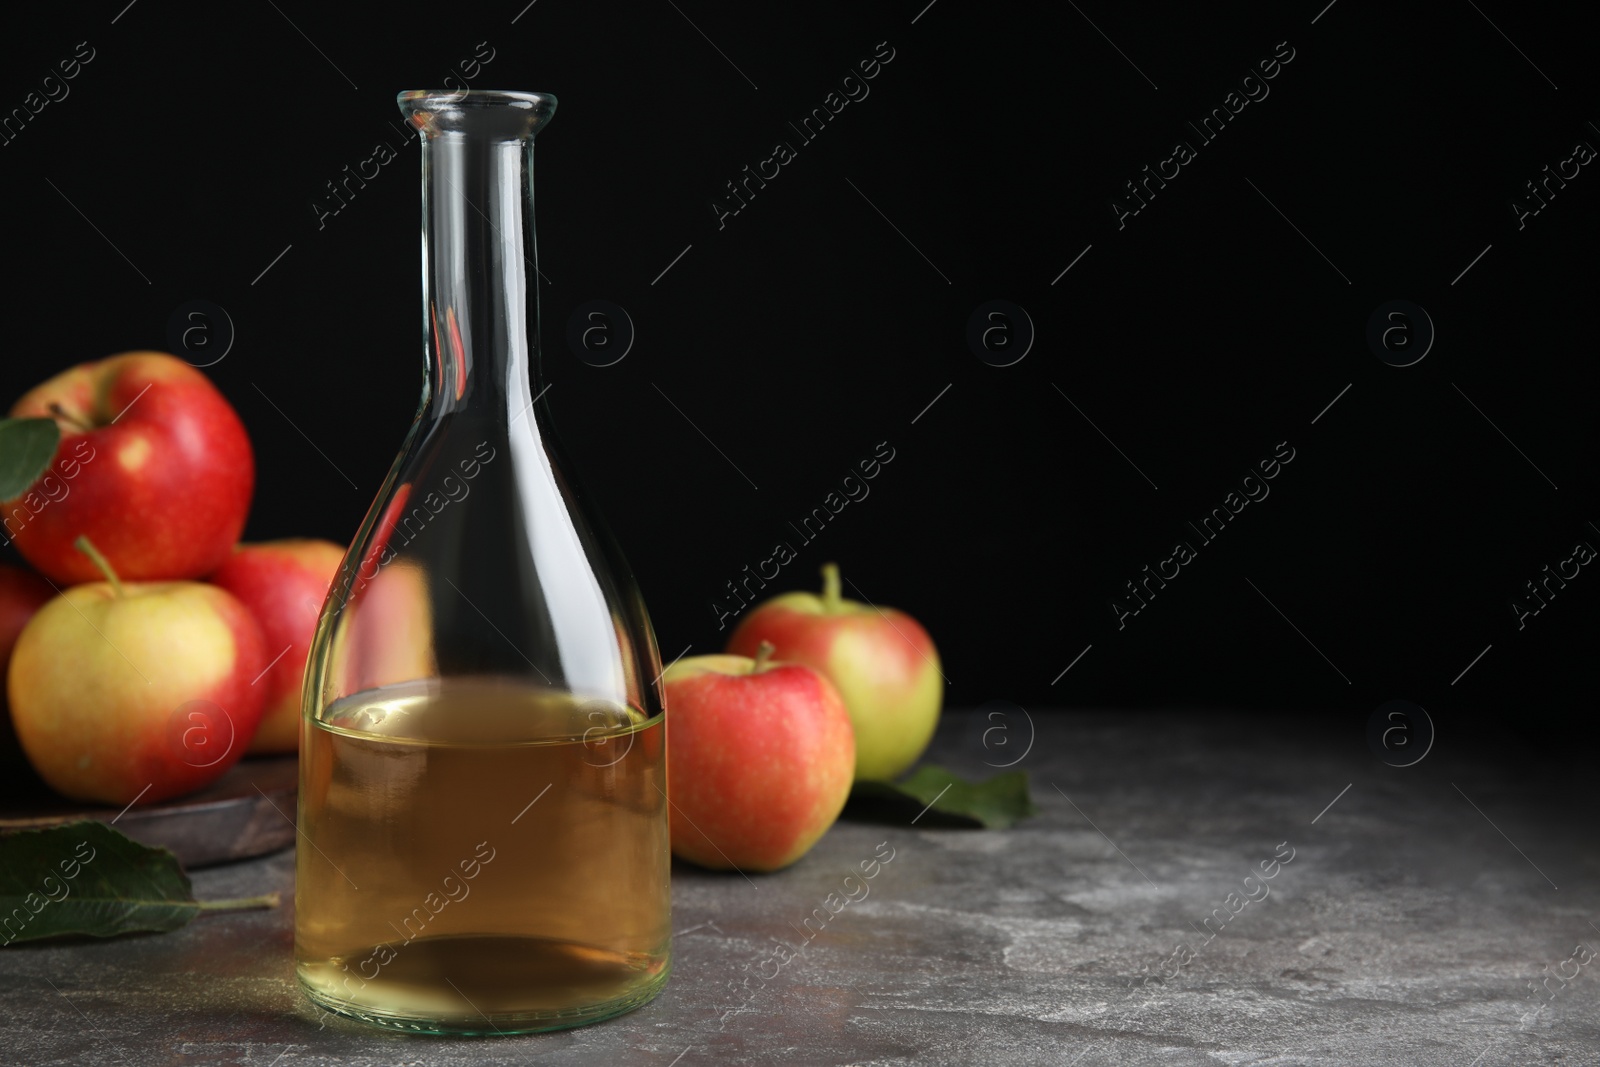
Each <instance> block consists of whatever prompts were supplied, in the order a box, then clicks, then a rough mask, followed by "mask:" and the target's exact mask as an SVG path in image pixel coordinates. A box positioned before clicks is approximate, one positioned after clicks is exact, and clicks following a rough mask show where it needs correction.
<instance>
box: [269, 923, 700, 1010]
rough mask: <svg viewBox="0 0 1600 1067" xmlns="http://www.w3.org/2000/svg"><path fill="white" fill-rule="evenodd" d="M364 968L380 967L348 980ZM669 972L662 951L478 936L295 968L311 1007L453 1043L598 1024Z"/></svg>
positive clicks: (634, 1002) (647, 996)
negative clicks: (452, 1038)
mask: <svg viewBox="0 0 1600 1067" xmlns="http://www.w3.org/2000/svg"><path fill="white" fill-rule="evenodd" d="M361 955H365V954H358V955H357V956H356V957H355V958H357V959H360V958H361ZM369 965H371V966H374V967H376V968H378V970H376V971H375V972H374V974H373V977H372V978H371V979H370V980H358V979H356V978H354V977H353V975H354V974H355V973H356V972H365V970H366V968H367V966H369ZM671 969H672V967H671V955H670V953H668V952H661V953H660V954H642V953H620V952H616V951H611V950H606V949H602V948H598V947H596V946H592V945H580V944H578V943H576V942H570V941H562V940H555V939H549V938H538V937H492V936H481V935H480V936H466V937H462V936H453V937H450V936H447V937H434V938H420V939H418V940H417V941H415V942H413V943H409V944H408V943H402V944H401V945H400V948H399V949H398V950H392V949H389V948H388V947H387V946H380V948H379V949H378V950H377V952H376V953H374V954H372V955H367V956H366V959H365V960H363V961H362V962H361V963H360V964H357V965H356V971H355V972H352V971H351V970H350V965H349V964H348V963H347V962H344V960H343V959H342V958H341V959H332V960H301V961H300V963H299V966H298V968H297V970H298V972H299V978H300V985H301V988H303V989H304V990H305V992H306V996H308V997H310V998H311V1002H312V1003H313V1004H316V1005H318V1006H319V1007H321V1008H324V1009H326V1010H328V1011H330V1012H333V1013H335V1014H337V1015H342V1016H344V1017H346V1018H349V1019H355V1020H357V1021H359V1022H364V1023H367V1024H369V1025H371V1026H381V1027H383V1028H384V1029H386V1030H401V1031H405V1032H408V1033H416V1034H457V1035H494V1034H527V1033H536V1032H539V1031H543V1030H564V1029H567V1028H569V1027H574V1026H585V1025H587V1024H589V1023H596V1022H600V1021H601V1020H603V1019H609V1018H612V1017H613V1016H616V1015H621V1014H623V1013H624V1012H628V1011H632V1010H633V1009H634V1008H637V1007H639V1006H640V1005H642V1004H644V1003H646V1002H648V1001H650V1000H651V999H653V998H654V997H655V996H656V994H657V993H659V992H661V987H662V986H663V985H665V984H666V981H667V976H668V975H669V974H670V973H671ZM357 981H359V985H352V983H353V982H357ZM351 994H354V995H351Z"/></svg>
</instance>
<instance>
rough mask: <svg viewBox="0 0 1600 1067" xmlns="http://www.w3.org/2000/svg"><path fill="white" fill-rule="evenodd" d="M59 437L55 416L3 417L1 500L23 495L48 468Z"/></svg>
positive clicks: (0, 467)
mask: <svg viewBox="0 0 1600 1067" xmlns="http://www.w3.org/2000/svg"><path fill="white" fill-rule="evenodd" d="M60 441H61V428H60V427H58V426H57V425H56V420H55V419H0V500H11V499H13V498H15V497H19V496H21V495H22V494H23V492H24V491H25V490H26V489H27V488H28V486H30V485H32V484H33V480H34V479H35V478H37V477H39V475H41V474H43V473H44V472H45V471H46V470H47V469H49V467H50V460H51V458H52V457H54V456H55V454H56V445H57V444H59V443H60Z"/></svg>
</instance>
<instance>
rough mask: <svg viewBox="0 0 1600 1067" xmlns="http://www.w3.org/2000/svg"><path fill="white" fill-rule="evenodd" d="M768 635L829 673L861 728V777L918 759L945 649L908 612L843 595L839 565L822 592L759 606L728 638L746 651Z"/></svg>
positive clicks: (885, 776)
mask: <svg viewBox="0 0 1600 1067" xmlns="http://www.w3.org/2000/svg"><path fill="white" fill-rule="evenodd" d="M763 641H770V642H772V645H773V647H774V648H775V649H777V651H776V652H775V653H774V655H776V656H777V657H778V658H779V659H781V660H785V661H787V662H790V663H804V664H805V665H806V666H808V667H813V668H815V669H816V670H818V671H821V672H822V673H823V674H825V675H827V677H828V680H829V681H831V682H833V684H834V685H835V686H836V687H838V690H839V692H840V694H841V695H842V696H843V697H844V704H845V707H846V708H848V709H849V710H850V721H851V723H852V724H854V726H855V731H856V775H855V776H856V778H857V779H867V780H872V781H888V780H890V779H893V778H896V777H898V776H899V775H901V774H903V773H904V772H905V771H907V770H909V769H910V767H911V765H912V764H913V763H915V762H917V757H919V756H921V755H922V753H923V750H924V749H926V748H927V747H928V742H929V741H931V740H932V739H933V731H934V727H936V726H937V725H938V724H939V705H940V703H941V701H942V700H943V698H944V674H943V673H942V672H941V671H940V669H939V652H938V650H937V649H935V648H934V647H933V639H932V638H931V637H929V636H928V631H926V630H924V629H923V628H922V625H921V624H920V623H918V622H917V620H916V619H913V618H912V617H911V616H910V615H907V614H906V613H905V612H903V611H896V610H895V609H894V608H878V607H873V606H871V605H867V604H862V603H859V602H857V601H854V600H846V599H844V598H843V597H841V596H840V595H839V568H838V567H837V566H836V565H834V564H832V563H828V564H825V565H824V566H823V568H822V595H821V596H817V595H816V594H815V593H784V594H782V595H781V596H776V597H773V598H772V599H771V600H768V601H766V602H765V603H763V604H761V605H759V606H758V607H756V608H753V609H752V610H751V612H750V614H748V615H746V616H745V617H744V620H743V621H742V622H740V623H739V625H738V627H736V628H735V629H734V631H733V634H732V635H731V636H729V638H728V649H727V650H728V652H730V653H732V654H733V655H736V656H748V655H750V654H751V653H753V652H754V651H755V650H756V648H757V647H759V646H760V644H761V642H763Z"/></svg>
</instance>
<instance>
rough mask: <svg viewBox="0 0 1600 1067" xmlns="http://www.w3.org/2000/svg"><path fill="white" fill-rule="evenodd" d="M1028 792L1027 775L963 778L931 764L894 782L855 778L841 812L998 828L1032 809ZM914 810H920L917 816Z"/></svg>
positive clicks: (921, 822)
mask: <svg viewBox="0 0 1600 1067" xmlns="http://www.w3.org/2000/svg"><path fill="white" fill-rule="evenodd" d="M1038 810H1039V809H1038V808H1035V807H1034V806H1033V798H1032V797H1030V796H1029V795H1028V775H1027V773H1026V772H1024V771H1006V772H1005V773H1004V774H997V775H995V776H994V777H993V778H988V779H985V780H984V781H982V782H968V781H966V780H964V779H962V778H959V777H957V776H956V775H954V774H952V773H950V772H949V771H947V770H945V769H944V768H943V767H938V766H935V765H933V764H931V763H930V764H924V765H923V766H921V767H919V768H917V770H916V773H914V774H912V775H911V777H909V778H906V779H903V780H902V781H900V782H897V783H891V782H857V783H856V784H855V786H854V787H853V788H852V789H851V791H850V803H849V806H848V807H846V809H845V814H847V815H849V816H851V817H853V818H861V819H867V820H871V821H880V822H881V821H890V822H897V823H903V822H908V821H910V820H912V819H915V820H916V824H917V825H918V826H965V827H983V828H986V829H990V830H1000V829H1004V828H1005V827H1007V826H1011V825H1012V824H1013V823H1016V822H1019V821H1021V820H1023V819H1026V818H1027V817H1028V816H1030V815H1034V814H1037V813H1038ZM919 813H920V814H919Z"/></svg>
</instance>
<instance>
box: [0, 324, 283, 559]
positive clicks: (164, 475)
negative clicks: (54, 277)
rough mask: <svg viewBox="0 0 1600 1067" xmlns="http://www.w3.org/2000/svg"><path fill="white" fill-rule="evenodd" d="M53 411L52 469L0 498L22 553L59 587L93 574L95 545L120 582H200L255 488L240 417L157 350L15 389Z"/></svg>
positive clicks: (226, 547)
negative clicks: (90, 550)
mask: <svg viewBox="0 0 1600 1067" xmlns="http://www.w3.org/2000/svg"><path fill="white" fill-rule="evenodd" d="M11 414H12V416H13V417H16V418H54V419H55V421H56V425H57V426H59V427H60V429H61V443H60V445H59V446H57V448H56V453H55V457H54V459H53V460H52V461H51V464H50V466H49V468H47V470H46V472H45V473H44V474H43V475H41V476H40V477H39V478H38V479H37V480H36V481H35V482H34V483H33V485H32V486H30V487H29V488H28V489H27V490H26V491H25V492H23V493H22V494H21V495H20V496H18V497H17V498H16V499H14V500H9V501H6V502H5V503H4V504H3V505H0V512H3V514H4V522H5V527H6V531H7V533H9V534H10V535H11V537H13V538H14V539H15V540H16V543H17V548H18V550H19V551H20V552H21V553H22V555H23V557H24V558H26V559H27V561H28V562H29V563H31V564H33V565H34V566H35V567H37V568H38V569H39V570H41V571H43V572H44V573H45V574H46V575H48V576H49V577H50V578H53V579H54V580H55V581H57V582H59V583H61V584H63V585H71V584H75V583H77V582H87V581H93V580H94V579H96V578H98V577H99V573H98V572H97V571H96V570H95V567H94V564H92V563H91V562H90V561H89V560H88V558H87V557H85V556H84V555H83V554H82V553H81V552H78V551H77V550H76V549H74V548H73V541H74V539H76V538H77V537H80V536H86V537H88V538H89V539H90V540H91V541H93V542H94V543H95V544H96V545H97V546H98V547H99V548H100V549H101V551H102V552H104V553H105V556H106V558H107V559H108V560H110V561H111V565H112V566H113V567H114V568H116V571H117V573H118V574H119V575H120V576H121V577H122V578H124V579H129V580H146V579H170V578H200V577H203V576H204V575H207V574H209V573H211V572H212V571H213V570H215V569H216V568H217V566H218V565H219V564H221V563H222V561H223V560H225V559H227V558H228V553H229V552H230V551H231V550H232V549H233V544H234V542H235V541H237V540H238V539H239V532H240V531H241V530H243V529H244V520H245V514H246V513H247V512H248V511H249V510H250V493H251V491H252V490H253V489H254V487H255V459H254V457H253V455H252V453H251V451H250V440H249V438H248V437H246V436H245V431H244V424H243V423H241V422H240V421H239V416H238V415H237V414H235V412H234V410H233V408H232V406H231V405H229V403H228V401H227V399H226V398H224V397H223V395H222V394H221V393H220V392H218V391H217V388H216V386H214V385H212V384H211V381H210V379H208V378H207V377H206V376H205V375H204V374H201V373H200V372H199V371H197V370H195V369H194V368H193V367H191V366H190V365H189V364H187V363H185V362H183V360H181V359H178V358H176V357H174V356H169V355H166V354H164V353H161V352H126V353H123V354H122V355H120V356H112V357H110V358H109V359H102V360H100V361H98V362H95V363H81V364H79V365H78V366H76V367H73V368H72V369H71V370H67V371H64V372H62V373H61V374H58V375H56V376H55V377H54V378H51V379H50V380H49V381H47V382H45V383H43V384H42V385H38V386H35V387H34V388H33V389H31V390H29V391H28V392H27V393H26V394H24V395H23V397H22V399H21V400H18V401H17V402H16V404H15V405H14V406H13V407H12V409H11Z"/></svg>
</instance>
